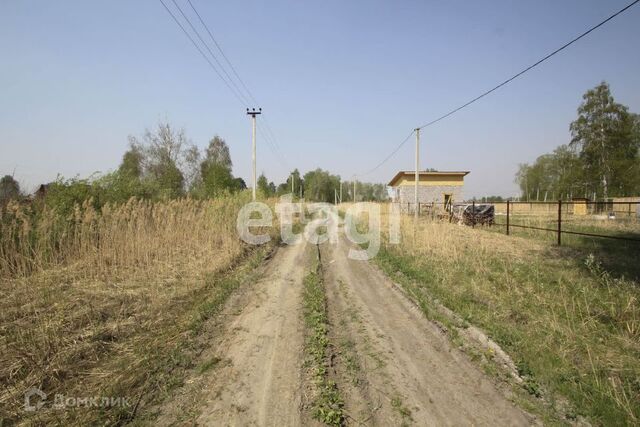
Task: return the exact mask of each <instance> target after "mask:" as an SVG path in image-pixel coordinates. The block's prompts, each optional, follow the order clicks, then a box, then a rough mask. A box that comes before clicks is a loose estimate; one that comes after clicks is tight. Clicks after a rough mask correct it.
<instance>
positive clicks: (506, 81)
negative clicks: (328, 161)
mask: <svg viewBox="0 0 640 427" xmlns="http://www.w3.org/2000/svg"><path fill="white" fill-rule="evenodd" d="M639 2H640V0H635V1H633V2H632V3H630V4H628V5H627V6H625V7H623V8H622V9H620V10H619V11H617V12H616V13H614V14H613V15H611V16H609V17H608V18H606V19H605V20H603V21H601V22H599V23H598V24H596V25H594V26H593V27H591V28H589V29H588V30H587V31H585V32H583V33H582V34H580V35H579V36H577V37H575V38H573V39H572V40H571V41H569V42H567V43H565V44H564V45H562V46H561V47H559V48H558V49H556V50H554V51H553V52H551V53H549V54H547V55H546V56H545V57H543V58H542V59H540V60H538V61H536V62H535V63H533V64H531V65H530V66H528V67H527V68H525V69H523V70H522V71H520V72H519V73H517V74H515V75H513V76H512V77H510V78H508V79H507V80H505V81H503V82H502V83H500V84H498V85H497V86H495V87H493V88H492V89H489V90H488V91H486V92H483V93H482V94H480V95H478V96H476V97H475V98H473V99H471V100H470V101H468V102H466V103H464V104H462V105H461V106H459V107H457V108H454V109H453V110H451V111H449V112H448V113H446V114H443V115H442V116H440V117H438V118H436V119H434V120H431V121H430V122H428V123H426V124H424V125H422V126H420V127H418V128H416V129H424V128H426V127H428V126H431V125H433V124H435V123H437V122H439V121H441V120H443V119H446V118H447V117H449V116H451V115H453V114H455V113H457V112H458V111H460V110H462V109H463V108H466V107H468V106H469V105H471V104H473V103H474V102H476V101H478V100H480V99H482V98H484V97H485V96H487V95H489V94H491V93H492V92H495V91H496V90H498V89H500V88H501V87H503V86H505V85H506V84H508V83H510V82H512V81H513V80H515V79H517V78H518V77H520V76H522V75H523V74H525V73H526V72H528V71H530V70H532V69H533V68H535V67H537V66H538V65H540V64H542V63H543V62H545V61H546V60H547V59H549V58H551V57H552V56H554V55H556V54H557V53H559V52H561V51H563V50H564V49H566V48H567V47H569V46H571V45H572V44H574V43H575V42H577V41H578V40H580V39H582V38H583V37H585V36H587V35H588V34H590V33H591V32H593V31H595V30H597V29H598V28H600V27H601V26H603V25H604V24H606V23H607V22H609V21H611V20H612V19H614V18H615V17H617V16H618V15H620V14H622V13H624V12H626V11H627V10H628V9H630V8H631V7H633V6H635V5H636V4H637V3H639ZM416 129H414V130H413V131H411V133H410V134H409V135H408V136H407V137H406V138H405V139H404V140H403V141H402V142H401V143H400V145H398V147H397V148H396V149H395V150H393V151H392V152H391V154H389V155H388V156H387V157H385V158H384V160H382V161H381V162H380V163H379V164H378V165H376V166H375V167H374V168H372V169H370V170H369V171H367V172H365V173H362V174H360V176H362V175H368V174H370V173H372V172H374V171H375V170H377V169H378V168H379V167H380V166H382V165H383V164H385V163H386V162H387V161H388V160H389V159H390V158H391V157H393V156H394V155H395V154H396V153H397V152H398V151H399V150H400V148H402V146H403V145H404V144H405V143H406V142H407V141H408V140H409V138H410V137H411V135H412V134H413V132H415V130H416Z"/></svg>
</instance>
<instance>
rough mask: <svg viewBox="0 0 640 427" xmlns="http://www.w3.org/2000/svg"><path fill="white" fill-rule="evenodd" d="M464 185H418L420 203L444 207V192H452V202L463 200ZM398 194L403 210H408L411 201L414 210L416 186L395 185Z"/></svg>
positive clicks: (398, 200)
mask: <svg viewBox="0 0 640 427" xmlns="http://www.w3.org/2000/svg"><path fill="white" fill-rule="evenodd" d="M462 189H463V187H462V186H461V185H419V186H418V202H419V203H432V202H433V203H435V204H436V205H439V206H438V208H440V209H442V208H443V207H444V194H451V197H452V203H459V202H462V201H463V195H462ZM394 191H395V192H396V194H397V199H396V201H397V202H399V203H400V208H401V209H402V211H403V212H406V211H407V208H408V207H407V203H410V204H411V206H410V209H409V210H411V211H412V210H413V203H414V200H415V186H413V185H411V186H409V185H399V186H398V187H394Z"/></svg>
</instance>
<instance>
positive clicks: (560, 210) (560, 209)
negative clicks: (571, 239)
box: [558, 200, 562, 246]
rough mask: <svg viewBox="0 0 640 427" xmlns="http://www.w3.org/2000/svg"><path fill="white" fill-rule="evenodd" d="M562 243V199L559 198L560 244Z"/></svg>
mask: <svg viewBox="0 0 640 427" xmlns="http://www.w3.org/2000/svg"><path fill="white" fill-rule="evenodd" d="M560 245H562V200H558V246H560Z"/></svg>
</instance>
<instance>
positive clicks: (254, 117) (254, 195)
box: [247, 108, 262, 202]
mask: <svg viewBox="0 0 640 427" xmlns="http://www.w3.org/2000/svg"><path fill="white" fill-rule="evenodd" d="M247 114H248V115H250V116H251V121H252V125H253V128H252V131H253V132H252V134H251V135H252V138H251V140H252V142H253V150H252V153H251V160H252V161H253V190H252V191H253V201H254V202H255V201H256V114H262V108H258V111H256V109H255V108H252V109H251V111H249V109H248V108H247Z"/></svg>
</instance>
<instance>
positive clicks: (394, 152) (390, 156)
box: [354, 0, 640, 176]
mask: <svg viewBox="0 0 640 427" xmlns="http://www.w3.org/2000/svg"><path fill="white" fill-rule="evenodd" d="M639 1H640V0H639ZM413 132H415V129H414V130H412V131H411V133H410V134H409V135H407V137H406V138H405V139H403V140H402V142H401V143H400V144H399V145H398V146H397V147H396V149H395V150H393V151H392V152H391V154H389V155H388V156H387V157H385V158H384V160H382V161H381V162H380V163H378V164H377V165H376V166H375V167H373V168H371V169H369V170H368V171H366V172H363V173H360V174H356V175H354V176H365V175H369V174H370V173H372V172H374V171H376V170H377V169H378V168H379V167H380V166H382V165H384V164H385V163H386V162H387V161H388V160H389V159H390V158H392V157H393V156H394V155H395V154H396V153H397V152H398V151H400V149H401V148H402V146H403V145H404V144H406V143H407V141H408V140H409V138H411V135H413Z"/></svg>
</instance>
